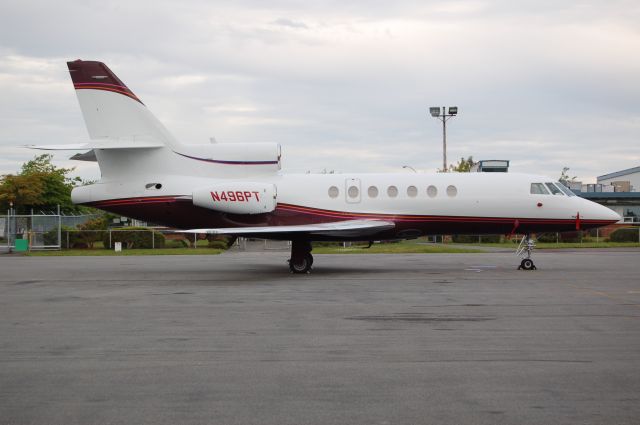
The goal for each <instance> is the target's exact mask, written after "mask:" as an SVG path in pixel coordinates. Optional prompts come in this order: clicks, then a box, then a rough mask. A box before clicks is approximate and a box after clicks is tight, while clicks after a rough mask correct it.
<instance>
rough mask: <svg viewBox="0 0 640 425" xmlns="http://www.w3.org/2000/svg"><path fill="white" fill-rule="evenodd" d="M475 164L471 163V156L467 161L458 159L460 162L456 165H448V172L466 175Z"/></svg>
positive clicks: (462, 158)
mask: <svg viewBox="0 0 640 425" xmlns="http://www.w3.org/2000/svg"><path fill="white" fill-rule="evenodd" d="M475 164H476V163H475V162H474V161H473V156H470V157H469V158H467V159H464V157H461V158H460V161H458V163H457V164H456V165H453V164H450V165H449V171H456V172H458V173H468V172H469V171H471V167H473V166H474V165H475Z"/></svg>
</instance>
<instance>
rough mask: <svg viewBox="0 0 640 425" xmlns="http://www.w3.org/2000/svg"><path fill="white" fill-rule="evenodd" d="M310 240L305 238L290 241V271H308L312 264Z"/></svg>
mask: <svg viewBox="0 0 640 425" xmlns="http://www.w3.org/2000/svg"><path fill="white" fill-rule="evenodd" d="M311 249H312V248H311V242H309V241H306V240H295V241H291V258H290V259H289V270H291V273H309V272H310V271H311V266H312V265H313V256H312V255H311Z"/></svg>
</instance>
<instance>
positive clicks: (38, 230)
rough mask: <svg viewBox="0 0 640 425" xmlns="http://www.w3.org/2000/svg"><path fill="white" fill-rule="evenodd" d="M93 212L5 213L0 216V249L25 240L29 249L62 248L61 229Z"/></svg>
mask: <svg viewBox="0 0 640 425" xmlns="http://www.w3.org/2000/svg"><path fill="white" fill-rule="evenodd" d="M95 217H97V215H93V214H83V215H62V214H7V215H3V216H0V251H5V252H6V251H11V250H14V249H16V242H17V241H18V242H23V241H26V242H27V244H28V245H26V246H28V248H29V249H30V250H47V249H61V248H62V229H63V228H64V227H66V226H68V227H76V226H78V225H79V224H83V223H85V222H87V221H88V220H91V219H92V218H95Z"/></svg>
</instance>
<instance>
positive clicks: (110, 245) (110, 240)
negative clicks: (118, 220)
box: [109, 229, 111, 249]
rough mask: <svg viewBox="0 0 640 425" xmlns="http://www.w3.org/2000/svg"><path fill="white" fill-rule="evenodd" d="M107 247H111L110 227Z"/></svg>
mask: <svg viewBox="0 0 640 425" xmlns="http://www.w3.org/2000/svg"><path fill="white" fill-rule="evenodd" d="M109 249H111V229H109Z"/></svg>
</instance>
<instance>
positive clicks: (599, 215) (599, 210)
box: [580, 200, 622, 225]
mask: <svg viewBox="0 0 640 425" xmlns="http://www.w3.org/2000/svg"><path fill="white" fill-rule="evenodd" d="M585 201H586V200H585ZM586 202H587V205H585V207H586V208H585V210H584V213H583V211H580V216H584V218H585V219H586V220H589V221H591V220H594V221H600V222H606V223H603V225H604V224H613V223H617V222H618V221H620V220H622V217H620V214H618V213H617V212H615V211H613V210H612V209H610V208H607V207H605V206H603V205H600V204H597V203H595V202H592V201H586Z"/></svg>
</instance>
